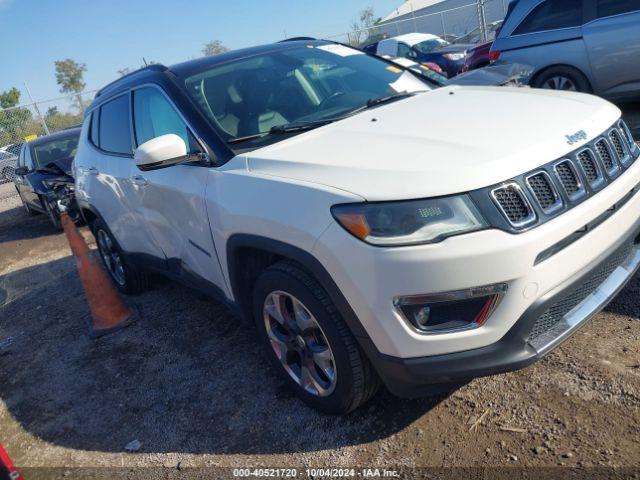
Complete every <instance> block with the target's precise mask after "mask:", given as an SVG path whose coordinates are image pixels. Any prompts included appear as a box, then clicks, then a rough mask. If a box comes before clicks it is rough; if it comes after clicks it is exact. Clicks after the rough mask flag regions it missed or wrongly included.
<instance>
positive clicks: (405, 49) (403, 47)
mask: <svg viewBox="0 0 640 480" xmlns="http://www.w3.org/2000/svg"><path fill="white" fill-rule="evenodd" d="M410 53H411V47H409V45H407V44H406V43H398V56H399V57H408V56H409V54H410Z"/></svg>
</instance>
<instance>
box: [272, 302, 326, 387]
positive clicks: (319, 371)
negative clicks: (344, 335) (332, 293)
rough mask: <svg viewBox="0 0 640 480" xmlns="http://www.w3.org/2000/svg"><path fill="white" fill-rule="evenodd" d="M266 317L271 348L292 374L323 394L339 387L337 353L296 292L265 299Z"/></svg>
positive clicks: (290, 374) (303, 385)
mask: <svg viewBox="0 0 640 480" xmlns="http://www.w3.org/2000/svg"><path fill="white" fill-rule="evenodd" d="M263 317H264V323H265V328H266V330H267V335H268V337H269V341H270V342H271V347H272V348H273V351H274V353H275V354H276V357H277V358H278V360H279V361H280V363H281V364H282V366H283V367H284V369H285V370H286V372H287V373H288V374H289V376H290V377H291V378H292V379H293V380H294V381H295V382H296V383H297V384H298V385H299V386H300V387H302V388H303V389H304V390H305V391H307V392H308V393H310V394H312V395H316V396H319V397H326V396H327V395H330V394H331V393H332V392H333V390H334V389H335V387H336V380H337V372H336V367H335V359H334V357H333V352H332V351H331V347H330V346H329V342H328V341H327V337H326V336H325V334H324V332H323V331H322V328H321V327H320V325H319V324H318V322H317V320H316V319H315V317H314V316H313V314H311V312H310V311H309V310H308V309H307V307H305V306H304V304H303V303H302V302H301V301H300V300H298V299H297V298H295V297H294V296H293V295H291V294H289V293H286V292H282V291H275V292H272V293H270V294H269V295H267V297H266V299H265V301H264V307H263Z"/></svg>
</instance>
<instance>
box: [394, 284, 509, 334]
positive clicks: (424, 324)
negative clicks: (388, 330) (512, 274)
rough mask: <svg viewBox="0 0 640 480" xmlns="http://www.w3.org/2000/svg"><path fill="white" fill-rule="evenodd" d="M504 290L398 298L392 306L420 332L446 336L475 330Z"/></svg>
mask: <svg viewBox="0 0 640 480" xmlns="http://www.w3.org/2000/svg"><path fill="white" fill-rule="evenodd" d="M506 291H507V285H506V284H503V283H501V284H497V285H490V286H487V287H479V288H473V289H468V290H456V291H452V292H444V293H437V294H432V295H419V296H411V297H398V298H396V300H395V301H394V303H395V305H396V307H397V308H398V309H399V310H400V311H401V312H402V315H403V317H404V318H405V319H406V320H407V321H408V323H409V324H411V326H412V327H413V328H414V329H416V330H417V331H418V332H420V333H446V332H453V331H458V330H467V329H471V328H477V327H479V326H481V325H482V324H484V323H485V322H486V321H487V319H488V318H489V317H490V316H491V315H492V314H493V312H494V311H495V310H496V308H497V307H498V304H499V303H500V300H502V298H503V297H504V294H505V292H506Z"/></svg>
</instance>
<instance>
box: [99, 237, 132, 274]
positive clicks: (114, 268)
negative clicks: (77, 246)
mask: <svg viewBox="0 0 640 480" xmlns="http://www.w3.org/2000/svg"><path fill="white" fill-rule="evenodd" d="M97 236H98V238H97V240H98V250H100V255H101V256H102V260H103V261H104V264H105V266H106V267H107V270H109V273H110V274H111V277H112V278H113V279H114V280H115V281H116V282H117V283H118V285H120V286H124V284H125V283H126V279H125V274H124V265H123V264H122V257H121V256H120V253H119V252H118V250H117V249H116V247H115V245H114V244H113V242H112V241H111V237H109V235H108V234H107V232H105V231H104V230H98V235H97Z"/></svg>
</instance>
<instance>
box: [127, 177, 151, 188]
mask: <svg viewBox="0 0 640 480" xmlns="http://www.w3.org/2000/svg"><path fill="white" fill-rule="evenodd" d="M131 181H132V182H133V183H134V184H136V185H138V186H139V187H144V186H145V185H147V184H148V183H149V182H147V180H146V178H144V177H143V176H142V175H134V176H133V177H131Z"/></svg>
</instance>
